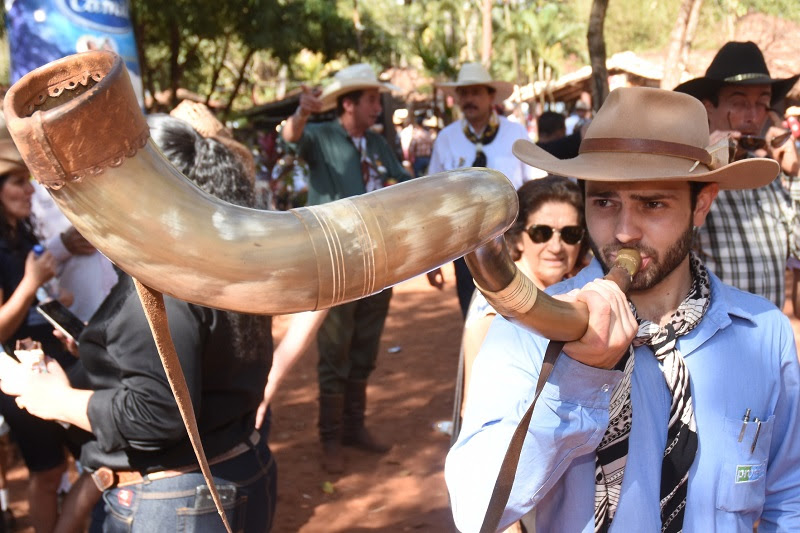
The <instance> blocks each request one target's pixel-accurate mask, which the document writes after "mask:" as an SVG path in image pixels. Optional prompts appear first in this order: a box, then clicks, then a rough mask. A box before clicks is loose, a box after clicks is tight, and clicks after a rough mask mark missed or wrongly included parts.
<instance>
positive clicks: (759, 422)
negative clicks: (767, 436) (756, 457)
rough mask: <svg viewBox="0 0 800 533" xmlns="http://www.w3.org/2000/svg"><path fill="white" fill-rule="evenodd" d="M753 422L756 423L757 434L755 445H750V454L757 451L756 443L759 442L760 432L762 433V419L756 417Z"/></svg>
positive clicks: (754, 440) (754, 439)
mask: <svg viewBox="0 0 800 533" xmlns="http://www.w3.org/2000/svg"><path fill="white" fill-rule="evenodd" d="M753 422H755V424H756V435H755V436H754V437H753V445H752V446H750V454H751V455H752V454H753V453H754V452H755V451H756V443H757V442H758V434H759V433H761V420H759V419H758V417H756V418H755V419H754V420H753Z"/></svg>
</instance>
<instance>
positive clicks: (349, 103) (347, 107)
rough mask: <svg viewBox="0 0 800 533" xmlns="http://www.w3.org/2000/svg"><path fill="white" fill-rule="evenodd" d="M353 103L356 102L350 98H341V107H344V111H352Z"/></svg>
mask: <svg viewBox="0 0 800 533" xmlns="http://www.w3.org/2000/svg"><path fill="white" fill-rule="evenodd" d="M355 105H356V104H355V102H353V100H352V98H345V99H343V100H342V109H344V111H345V113H350V112H352V111H353V108H354V107H355Z"/></svg>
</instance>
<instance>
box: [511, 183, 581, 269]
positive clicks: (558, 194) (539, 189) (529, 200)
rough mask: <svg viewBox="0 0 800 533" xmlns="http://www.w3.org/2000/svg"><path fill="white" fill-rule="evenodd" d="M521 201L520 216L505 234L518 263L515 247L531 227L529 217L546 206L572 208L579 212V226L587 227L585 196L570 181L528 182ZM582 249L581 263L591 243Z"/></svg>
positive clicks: (520, 195)
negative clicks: (563, 205) (562, 204)
mask: <svg viewBox="0 0 800 533" xmlns="http://www.w3.org/2000/svg"><path fill="white" fill-rule="evenodd" d="M517 198H519V215H518V216H517V220H516V221H515V222H514V224H513V225H512V226H511V227H510V228H509V229H508V231H506V233H505V238H506V242H508V245H509V249H510V251H511V256H512V258H513V259H514V261H518V260H519V258H520V255H521V254H520V252H519V250H518V249H517V247H516V246H514V245H515V244H516V243H517V242H519V240H520V239H521V238H522V232H523V231H525V227H526V226H527V225H528V217H529V216H530V215H531V214H532V213H535V212H536V211H538V210H539V208H541V207H542V206H543V205H544V204H546V203H549V202H558V203H564V204H568V205H571V206H572V207H574V208H575V210H576V211H577V212H578V224H579V225H580V226H581V227H584V228H585V227H586V220H585V218H584V212H583V193H582V192H581V189H580V187H578V185H577V184H576V183H574V182H572V181H571V180H569V179H567V178H562V177H561V176H553V175H551V174H548V175H547V176H546V177H544V178H541V179H535V180H531V181H528V182H525V183H524V184H523V185H522V186H521V187H520V188H519V189H518V190H517ZM580 246H581V249H580V252H579V254H578V262H579V263H580V261H581V260H582V259H583V257H584V256H585V255H586V252H587V251H588V249H589V239H588V238H586V237H584V238H583V240H582V241H581V245H580Z"/></svg>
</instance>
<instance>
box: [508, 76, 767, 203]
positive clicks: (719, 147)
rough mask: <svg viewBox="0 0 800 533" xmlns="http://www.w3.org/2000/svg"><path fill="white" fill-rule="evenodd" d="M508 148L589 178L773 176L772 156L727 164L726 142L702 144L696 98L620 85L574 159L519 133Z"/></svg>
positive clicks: (731, 181) (747, 184)
mask: <svg viewBox="0 0 800 533" xmlns="http://www.w3.org/2000/svg"><path fill="white" fill-rule="evenodd" d="M512 151H513V152H514V155H515V156H517V157H518V158H519V159H520V160H522V161H523V162H525V163H527V164H528V165H531V166H532V167H536V168H540V169H542V170H546V171H547V172H549V173H551V174H557V175H559V176H568V177H574V178H578V179H584V180H589V181H632V182H633V181H656V180H658V181H662V180H684V181H701V182H715V183H719V186H720V189H751V188H756V187H762V186H764V185H767V184H768V183H770V182H771V181H772V180H774V179H775V177H776V176H777V175H778V170H779V167H778V163H777V162H775V161H773V160H772V159H762V158H752V159H745V160H742V161H736V162H734V163H730V164H727V163H728V143H727V139H726V140H725V142H724V143H717V144H716V145H714V146H713V147H710V146H708V120H707V119H706V110H705V108H704V107H703V104H702V103H700V101H699V100H697V99H695V98H693V97H691V96H689V95H686V94H682V93H676V92H673V91H665V90H661V89H650V88H645V87H623V88H620V89H616V90H614V91H612V92H611V94H609V95H608V98H607V99H606V101H605V103H603V105H602V107H601V108H600V110H599V111H598V112H597V115H596V116H595V118H594V120H592V123H591V124H590V125H589V128H588V129H587V131H586V137H585V138H584V139H583V141H581V147H580V151H579V154H578V156H577V157H575V158H573V159H565V160H561V159H556V158H555V157H553V156H552V155H550V154H549V153H547V152H545V151H544V150H542V149H541V148H539V147H538V146H536V145H535V144H533V143H532V142H530V141H526V140H518V141H517V142H515V143H514V146H513V148H512Z"/></svg>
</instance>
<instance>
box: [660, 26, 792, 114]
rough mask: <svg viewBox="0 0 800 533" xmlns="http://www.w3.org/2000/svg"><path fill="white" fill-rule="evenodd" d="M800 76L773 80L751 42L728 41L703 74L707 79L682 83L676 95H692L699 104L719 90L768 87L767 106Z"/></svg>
mask: <svg viewBox="0 0 800 533" xmlns="http://www.w3.org/2000/svg"><path fill="white" fill-rule="evenodd" d="M798 79H800V74H798V75H796V76H792V77H791V78H772V77H771V76H770V75H769V69H767V62H766V61H764V54H762V53H761V50H760V49H759V48H758V45H757V44H756V43H754V42H752V41H747V42H737V41H730V42H727V43H725V45H724V46H723V47H722V48H720V49H719V52H717V55H715V56H714V59H713V60H712V61H711V65H709V66H708V69H707V70H706V75H705V76H703V77H701V78H695V79H693V80H689V81H687V82H684V83H681V84H680V85H678V86H677V87H675V89H674V90H675V91H678V92H681V93H686V94H691V95H692V96H694V97H695V98H697V99H698V100H705V99H709V98H713V97H714V95H716V94H717V92H718V91H719V89H720V87H722V86H723V85H725V84H733V85H771V86H772V98H771V100H770V105H771V106H773V107H774V106H775V104H777V103H778V102H780V101H781V100H783V98H784V97H785V96H786V94H787V93H788V92H789V91H790V90H791V89H792V87H794V84H795V83H797V80H798Z"/></svg>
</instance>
